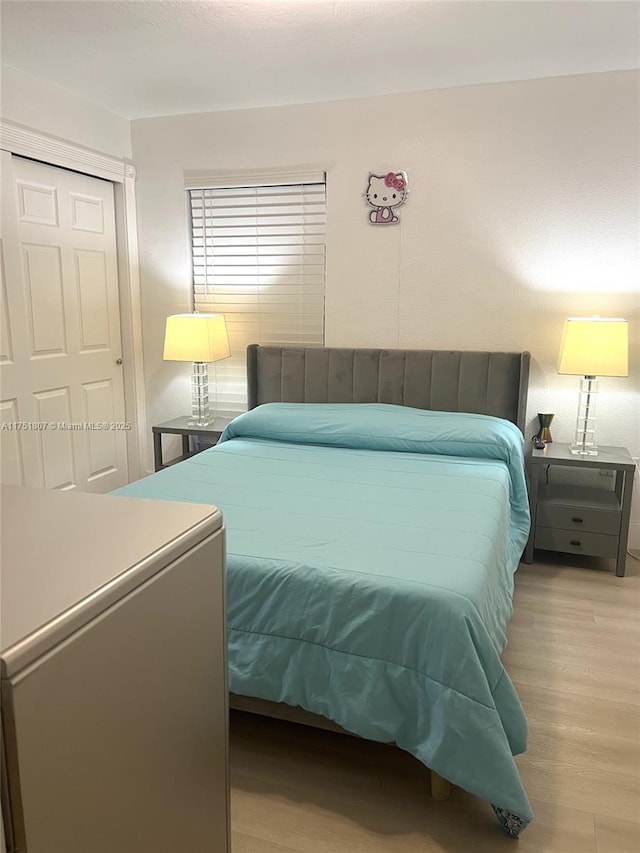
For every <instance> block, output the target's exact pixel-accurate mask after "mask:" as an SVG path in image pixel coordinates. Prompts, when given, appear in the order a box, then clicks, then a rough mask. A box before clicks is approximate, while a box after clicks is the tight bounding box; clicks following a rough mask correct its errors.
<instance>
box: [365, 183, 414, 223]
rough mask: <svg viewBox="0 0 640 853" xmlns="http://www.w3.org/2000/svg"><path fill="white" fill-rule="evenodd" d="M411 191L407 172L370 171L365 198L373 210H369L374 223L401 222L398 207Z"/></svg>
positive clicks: (370, 219)
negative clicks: (378, 173)
mask: <svg viewBox="0 0 640 853" xmlns="http://www.w3.org/2000/svg"><path fill="white" fill-rule="evenodd" d="M408 193H409V187H408V179H407V175H406V172H387V174H386V175H376V174H374V173H373V172H369V183H368V184H367V191H366V193H365V198H366V200H367V204H369V205H370V206H371V207H372V208H373V210H371V211H369V222H370V223H371V224H372V225H393V224H394V223H396V222H399V221H400V220H399V218H398V215H397V211H398V208H399V207H400V205H401V204H404V203H405V201H406V200H407V195H408Z"/></svg>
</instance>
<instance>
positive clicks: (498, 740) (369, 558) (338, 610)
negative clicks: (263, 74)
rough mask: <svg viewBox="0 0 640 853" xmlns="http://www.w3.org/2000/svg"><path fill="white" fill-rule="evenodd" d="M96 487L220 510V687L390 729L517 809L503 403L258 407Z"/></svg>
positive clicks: (510, 514)
mask: <svg viewBox="0 0 640 853" xmlns="http://www.w3.org/2000/svg"><path fill="white" fill-rule="evenodd" d="M116 494H122V495H128V496H137V497H141V498H160V499H166V500H180V501H191V502H199V503H212V504H215V505H216V506H218V507H219V508H220V509H221V510H222V513H223V516H224V519H225V524H226V528H227V552H228V593H227V603H228V626H229V667H230V669H229V675H230V689H231V690H232V691H233V692H234V693H239V694H244V695H247V696H256V697H260V698H263V699H270V700H272V701H276V702H286V703H289V704H291V705H299V706H301V707H302V708H305V709H307V710H309V711H312V712H314V713H317V714H322V715H324V716H326V717H328V718H330V719H332V720H334V721H335V722H337V723H339V724H340V725H341V726H343V727H344V728H345V729H348V730H349V731H352V732H355V733H357V734H359V735H362V736H364V737H367V738H371V739H373V740H377V741H382V742H393V743H396V744H397V745H398V746H400V747H401V748H403V749H405V750H407V751H408V752H410V753H412V754H413V755H415V756H416V757H417V758H418V759H420V761H422V762H423V763H424V764H425V765H427V766H428V767H430V768H432V769H434V770H435V771H436V772H438V773H439V774H440V775H441V776H443V777H445V778H446V779H449V780H450V781H451V782H452V783H454V784H456V785H459V786H461V787H462V788H465V789H466V790H468V791H471V792H472V793H474V794H477V795H478V796H479V797H482V798H483V799H486V800H488V801H489V802H490V803H492V804H493V805H494V809H495V810H496V813H497V814H498V817H499V818H500V819H501V822H502V823H503V825H504V826H505V828H506V829H507V831H510V832H511V833H512V834H514V835H516V834H518V832H519V831H520V829H521V828H522V827H523V826H525V825H526V824H527V823H528V822H529V821H530V820H531V819H532V813H531V809H530V806H529V803H528V800H527V797H526V794H525V792H524V790H523V787H522V783H521V780H520V777H519V774H518V770H517V768H516V765H515V762H514V759H513V756H514V755H517V754H518V753H520V752H523V751H524V750H525V749H526V737H527V729H526V720H525V717H524V714H523V711H522V708H521V705H520V702H519V700H518V697H517V695H516V692H515V690H514V687H513V685H512V683H511V681H510V679H509V676H508V675H507V673H506V671H505V669H504V667H503V665H502V663H501V660H500V654H501V652H502V650H503V648H504V645H505V642H506V628H507V624H508V622H509V619H510V616H511V607H512V594H513V574H514V572H515V570H516V568H517V565H518V561H519V558H520V556H521V554H522V551H523V548H524V546H525V543H526V539H527V536H528V532H529V511H528V502H527V490H526V483H525V474H524V460H523V438H522V435H521V433H520V432H519V431H518V429H517V428H516V427H515V426H514V425H513V424H511V423H508V422H507V421H504V420H501V419H498V418H491V417H486V416H483V415H471V414H451V413H445V412H427V411H422V410H418V409H410V408H407V407H403V406H391V405H382V404H286V403H273V404H267V405H264V406H260V407H258V408H257V409H254V410H252V411H250V412H247V413H246V414H244V415H241V416H240V417H238V418H236V420H235V421H233V423H231V424H230V425H229V426H228V427H227V429H226V430H225V432H224V434H223V436H222V438H221V440H220V443H219V444H218V445H217V446H216V447H214V448H211V449H210V450H207V451H205V452H203V453H200V454H198V455H197V456H194V457H193V458H191V459H189V460H187V461H186V462H182V463H181V464H179V465H176V466H173V467H170V468H167V469H165V470H163V471H160V472H159V473H157V474H154V475H152V476H151V477H148V478H146V479H143V480H140V481H138V482H136V483H133V484H131V485H129V486H126V487H124V488H122V489H119V490H118V491H117V492H116Z"/></svg>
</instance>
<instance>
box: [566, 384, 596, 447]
mask: <svg viewBox="0 0 640 853" xmlns="http://www.w3.org/2000/svg"><path fill="white" fill-rule="evenodd" d="M597 399H598V380H597V379H596V377H595V376H585V377H583V378H582V379H581V380H580V396H579V398H578V415H577V418H576V431H575V437H574V440H573V441H572V442H571V444H570V445H569V447H570V448H571V452H572V453H574V454H575V455H576V456H597V455H598V445H597V444H596V442H595V432H596V402H597Z"/></svg>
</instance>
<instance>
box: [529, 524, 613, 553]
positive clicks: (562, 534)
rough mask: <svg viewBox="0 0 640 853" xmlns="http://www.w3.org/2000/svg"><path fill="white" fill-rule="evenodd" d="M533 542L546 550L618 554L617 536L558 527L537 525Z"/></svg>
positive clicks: (537, 546)
mask: <svg viewBox="0 0 640 853" xmlns="http://www.w3.org/2000/svg"><path fill="white" fill-rule="evenodd" d="M533 544H534V547H536V548H542V549H543V550H544V551H563V552H564V553H567V554H590V555H591V556H593V557H616V556H617V554H618V537H617V536H607V535H606V534H604V533H587V532H584V531H582V532H581V531H573V530H559V529H558V528H557V527H536V534H535V540H534V543H533Z"/></svg>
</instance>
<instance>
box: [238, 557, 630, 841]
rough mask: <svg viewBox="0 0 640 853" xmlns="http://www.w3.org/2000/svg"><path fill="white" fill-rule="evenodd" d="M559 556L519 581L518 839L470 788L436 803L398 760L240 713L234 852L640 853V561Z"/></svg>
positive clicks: (393, 754)
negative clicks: (525, 735)
mask: <svg viewBox="0 0 640 853" xmlns="http://www.w3.org/2000/svg"><path fill="white" fill-rule="evenodd" d="M558 559H559V557H558V555H551V554H548V555H544V554H542V553H541V552H538V562H536V563H534V564H533V565H530V566H526V565H521V567H520V569H519V570H518V573H517V576H516V579H517V580H516V596H515V611H514V617H513V620H512V622H511V626H510V629H509V644H508V646H507V649H506V651H505V655H504V660H505V665H506V667H507V671H508V672H509V674H510V675H511V678H512V679H513V681H514V683H515V685H516V688H517V690H518V693H519V695H520V698H521V700H522V703H523V705H524V707H525V711H526V713H527V717H528V720H529V731H530V734H529V749H528V752H527V753H526V754H525V755H522V756H520V757H519V758H518V759H517V762H518V766H519V768H520V771H521V774H522V778H523V781H524V785H525V788H526V790H527V793H528V795H529V798H530V800H531V803H532V806H533V810H534V812H535V814H536V821H535V822H534V823H533V824H532V825H531V826H529V827H528V829H527V830H525V832H524V833H523V835H522V836H521V838H520V840H519V841H517V842H515V841H514V840H513V839H510V838H508V837H507V836H506V835H504V834H503V833H502V831H501V829H500V827H499V826H498V823H497V821H496V820H495V818H494V816H493V813H492V811H491V809H490V807H489V805H488V804H486V803H484V802H481V801H479V800H478V799H477V798H476V797H474V796H472V795H470V794H468V793H466V792H465V791H462V790H460V789H454V791H453V794H452V797H451V799H450V800H449V801H447V802H440V803H438V802H434V801H432V800H431V798H430V796H429V794H428V789H429V785H428V781H429V780H428V774H427V771H425V769H424V768H423V767H422V766H421V765H420V764H419V763H418V762H417V761H416V760H415V759H413V758H412V757H411V756H409V755H407V754H405V753H402V752H401V751H400V750H398V749H394V748H392V747H387V746H382V745H378V744H373V743H369V742H365V741H361V740H358V739H357V738H351V737H346V736H344V735H338V734H332V733H330V732H324V731H319V730H316V729H307V728H305V727H304V726H296V725H293V724H286V723H281V722H278V721H274V720H267V719H266V718H262V717H256V716H253V715H249V714H243V713H240V712H234V714H233V715H232V723H231V781H232V795H231V808H232V831H233V848H232V851H233V853H435V851H454V853H493V851H500V850H512V851H513V850H515V849H516V846H517V849H518V853H533V851H536V853H632V851H633V853H635V851H638V850H640V563H638V562H637V561H636V560H633V559H631V557H629V559H628V562H627V575H626V577H625V578H616V577H615V575H614V574H613V572H612V568H611V565H612V564H611V563H610V562H609V561H599V560H595V559H594V560H586V559H583V560H578V559H577V558H576V560H575V561H573V562H562V563H559V562H557V560H558ZM562 559H563V560H565V559H566V560H567V561H571V560H572V558H571V557H566V558H564V557H563V558H562Z"/></svg>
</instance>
